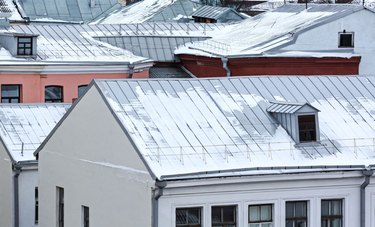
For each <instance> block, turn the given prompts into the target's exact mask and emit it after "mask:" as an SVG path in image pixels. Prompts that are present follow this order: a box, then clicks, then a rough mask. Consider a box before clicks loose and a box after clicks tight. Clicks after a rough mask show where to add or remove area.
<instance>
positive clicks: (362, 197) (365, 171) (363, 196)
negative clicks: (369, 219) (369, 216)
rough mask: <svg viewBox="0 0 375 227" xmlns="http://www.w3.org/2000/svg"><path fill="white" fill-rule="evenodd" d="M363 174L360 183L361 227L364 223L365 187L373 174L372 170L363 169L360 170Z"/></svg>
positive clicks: (363, 226)
mask: <svg viewBox="0 0 375 227" xmlns="http://www.w3.org/2000/svg"><path fill="white" fill-rule="evenodd" d="M362 174H363V176H364V177H365V181H364V182H363V183H362V185H361V200H360V203H361V207H360V212H361V227H365V225H366V187H367V185H369V184H370V177H371V176H372V175H373V174H374V171H373V170H364V171H362Z"/></svg>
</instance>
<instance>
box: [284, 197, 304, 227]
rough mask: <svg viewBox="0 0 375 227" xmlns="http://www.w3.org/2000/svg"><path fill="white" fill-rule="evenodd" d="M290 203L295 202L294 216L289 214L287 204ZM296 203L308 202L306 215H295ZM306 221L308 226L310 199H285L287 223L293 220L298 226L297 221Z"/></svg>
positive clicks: (294, 224)
mask: <svg viewBox="0 0 375 227" xmlns="http://www.w3.org/2000/svg"><path fill="white" fill-rule="evenodd" d="M288 203H294V206H293V213H294V214H293V217H292V218H290V217H288V216H287V204H288ZM296 203H305V204H306V210H305V213H306V217H303V216H301V217H296V216H295V211H296ZM301 220H303V221H306V227H308V226H309V201H308V200H290V201H285V225H286V224H287V222H288V221H292V222H293V226H296V221H301Z"/></svg>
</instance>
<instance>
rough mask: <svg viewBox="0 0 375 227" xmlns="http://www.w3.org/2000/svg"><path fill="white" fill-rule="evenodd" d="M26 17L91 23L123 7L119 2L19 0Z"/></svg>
mask: <svg viewBox="0 0 375 227" xmlns="http://www.w3.org/2000/svg"><path fill="white" fill-rule="evenodd" d="M18 1H19V3H20V6H21V7H22V10H23V11H24V12H25V14H26V15H25V16H27V17H30V19H31V20H45V21H48V20H51V19H53V20H63V21H85V22H87V21H91V20H92V19H94V18H96V17H98V16H99V15H101V14H103V13H105V12H107V11H108V10H113V9H116V8H119V7H121V5H120V4H119V3H118V1H117V0H94V2H95V4H94V5H91V4H89V1H82V0H18Z"/></svg>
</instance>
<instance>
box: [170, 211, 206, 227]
mask: <svg viewBox="0 0 375 227" xmlns="http://www.w3.org/2000/svg"><path fill="white" fill-rule="evenodd" d="M201 212H202V208H200V207H194V208H178V209H176V226H177V227H180V226H181V227H200V226H201Z"/></svg>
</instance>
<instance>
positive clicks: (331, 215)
mask: <svg viewBox="0 0 375 227" xmlns="http://www.w3.org/2000/svg"><path fill="white" fill-rule="evenodd" d="M342 205H343V200H342V199H331V200H322V201H321V227H342V226H343V209H342ZM273 209H274V208H273V204H260V205H249V207H248V227H273V226H274V216H273ZM202 220H203V212H202V207H189V208H177V209H176V227H201V226H202ZM211 223H212V227H237V206H236V205H229V206H228V205H226V206H212V207H211ZM285 226H286V227H308V201H288V202H286V204H285Z"/></svg>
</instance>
